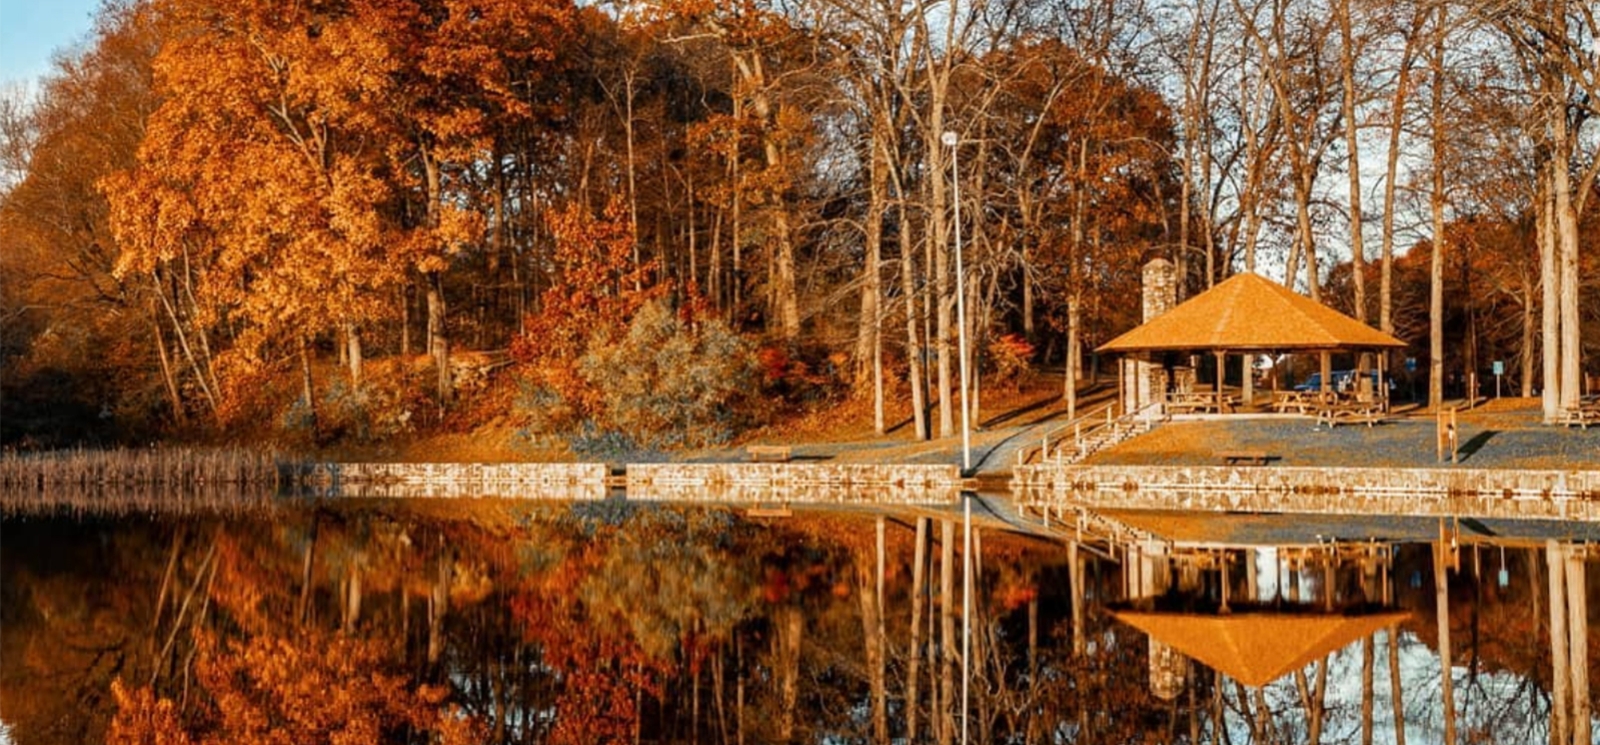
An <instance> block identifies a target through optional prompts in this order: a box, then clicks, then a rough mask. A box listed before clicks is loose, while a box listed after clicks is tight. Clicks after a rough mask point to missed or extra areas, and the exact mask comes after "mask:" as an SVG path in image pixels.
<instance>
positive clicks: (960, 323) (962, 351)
mask: <svg viewBox="0 0 1600 745" xmlns="http://www.w3.org/2000/svg"><path fill="white" fill-rule="evenodd" d="M939 141H940V142H942V143H944V145H945V146H946V147H948V148H950V182H951V184H952V185H953V187H954V189H955V198H954V201H955V226H956V344H957V346H958V350H957V351H958V353H959V358H960V367H961V473H962V475H963V476H964V475H966V474H967V473H968V472H969V471H971V470H972V425H971V422H970V421H968V407H967V288H966V279H965V275H966V272H965V271H964V270H963V269H962V266H961V171H960V168H958V167H957V153H958V152H959V150H960V148H959V147H958V145H959V144H960V142H961V138H960V137H959V136H957V135H956V133H955V132H949V131H947V132H945V133H944V134H943V135H940V137H939Z"/></svg>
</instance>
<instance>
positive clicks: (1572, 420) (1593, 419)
mask: <svg viewBox="0 0 1600 745" xmlns="http://www.w3.org/2000/svg"><path fill="white" fill-rule="evenodd" d="M1556 423H1557V424H1560V425H1561V426H1563V427H1574V426H1575V427H1578V428H1579V429H1588V428H1589V425H1591V424H1600V405H1595V404H1583V405H1580V406H1574V407H1570V408H1566V409H1562V410H1561V414H1560V415H1558V416H1557V417H1556Z"/></svg>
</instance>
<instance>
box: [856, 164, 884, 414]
mask: <svg viewBox="0 0 1600 745" xmlns="http://www.w3.org/2000/svg"><path fill="white" fill-rule="evenodd" d="M868 150H869V153H868V156H867V158H868V164H867V166H868V172H869V175H868V178H867V215H866V220H865V224H864V226H863V228H862V230H863V236H862V239H863V241H862V244H863V247H864V249H865V253H866V256H865V257H864V260H865V266H863V267H862V268H861V308H860V313H859V315H858V316H857V319H856V353H855V389H856V393H857V395H861V394H862V393H864V392H865V391H866V389H867V387H868V386H869V385H870V386H871V387H872V393H873V402H874V405H875V407H876V409H877V410H879V411H881V410H882V405H883V387H882V385H881V384H880V381H881V370H882V368H881V367H880V358H879V356H878V352H879V349H880V344H879V341H878V334H879V331H880V329H882V328H883V314H882V312H881V311H880V309H879V308H880V306H881V303H882V298H883V272H882V266H881V264H882V261H883V258H882V257H883V213H884V210H886V209H888V205H887V201H888V200H887V193H888V189H887V186H886V184H887V181H888V175H887V173H886V170H887V167H886V165H885V164H884V162H883V159H884V158H883V152H882V148H881V147H880V146H879V143H878V138H877V136H876V135H874V136H873V137H871V138H870V140H869V144H868ZM875 424H876V431H877V432H878V433H879V434H883V430H884V424H883V417H882V416H881V415H880V416H878V417H877V418H876V422H875Z"/></svg>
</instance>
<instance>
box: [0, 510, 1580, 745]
mask: <svg viewBox="0 0 1600 745" xmlns="http://www.w3.org/2000/svg"><path fill="white" fill-rule="evenodd" d="M756 514H757V515H783V516H781V517H780V516H773V517H757V516H752V515H751V514H749V513H747V512H746V511H745V510H742V509H739V508H734V507H710V508H688V507H682V506H677V505H673V504H663V503H649V504H646V503H640V502H628V501H624V500H620V499H605V500H596V501H584V502H558V501H543V500H490V499H450V500H377V499H370V500H369V499H348V500H338V501H323V502H301V501H284V500H281V499H280V500H267V501H264V502H263V503H262V507H261V508H260V509H258V510H256V511H252V512H249V513H244V514H227V515H221V514H213V515H209V516H208V515H190V516H182V515H170V516H165V517H159V518H153V517H127V516H123V517H118V518H110V517H99V516H95V515H89V516H85V517H68V516H50V515H47V514H38V513H35V514H32V515H29V516H26V517H21V516H16V515H14V514H13V515H12V516H9V517H7V518H6V519H5V522H4V524H3V534H4V535H3V537H4V541H3V542H0V559H3V572H4V576H3V578H0V599H3V603H0V614H3V615H0V660H3V662H4V664H3V665H0V717H3V718H4V720H5V722H6V723H7V724H9V725H10V726H11V727H12V728H13V737H14V739H15V740H16V742H19V743H24V744H28V743H69V742H70V743H79V742H100V741H106V740H108V739H109V740H110V741H114V742H135V741H139V742H144V741H151V740H154V739H157V738H158V737H166V738H168V739H167V741H169V742H204V741H212V742H224V741H226V742H235V741H237V742H253V741H255V742H259V741H265V739H266V738H265V735H266V733H267V732H276V733H277V734H278V735H279V736H282V737H285V738H286V741H292V742H319V741H329V740H333V739H336V736H338V735H339V734H340V733H343V734H344V735H349V736H360V737H361V739H363V740H364V741H395V742H400V741H407V742H411V741H423V740H426V739H438V740H439V741H443V742H496V743H499V742H529V743H533V742H537V743H545V742H550V743H561V742H586V743H587V742H635V741H638V742H673V743H678V742H682V743H690V742H696V743H717V744H721V743H728V744H730V745H731V744H733V743H764V742H847V741H848V742H883V741H888V740H889V739H893V740H895V741H900V742H904V741H913V742H951V741H955V740H958V739H959V738H960V732H961V724H962V721H961V717H962V711H961V706H960V704H961V698H962V697H961V677H960V676H961V674H962V666H961V664H960V662H961V659H960V658H961V650H962V648H963V646H962V639H961V636H960V629H961V627H962V623H961V618H960V616H961V612H962V608H963V598H962V592H963V590H962V588H963V586H964V585H965V583H964V581H963V580H964V578H963V577H962V576H961V572H962V567H963V566H964V564H965V562H964V561H963V559H962V556H961V553H962V551H963V545H964V542H963V536H962V531H961V526H960V524H959V521H960V519H961V516H960V515H959V514H958V513H957V512H955V511H953V509H950V508H944V507H939V506H937V505H927V506H921V507H906V508H901V509H896V510H892V511H883V512H880V511H873V510H866V509H857V510H853V511H839V510H821V509H815V508H805V507H802V506H795V507H794V508H793V509H792V510H787V509H786V510H784V511H772V510H767V511H760V512H757V513H756ZM1200 519H1201V518H1195V517H1185V516H1182V515H1172V514H1166V515H1161V514H1142V515H1138V514H1127V513H1120V514H1103V515H1081V516H1077V517H1076V518H1075V519H1073V520H1068V521H1067V522H1066V524H1065V526H1063V525H1062V524H1061V523H1060V522H1057V523H1056V524H1054V525H1052V526H1051V527H1050V528H1049V529H1045V528H1044V527H1042V526H1036V529H1034V530H1032V531H1031V532H1029V531H1024V530H1022V527H1024V526H1020V525H1018V524H1016V523H1015V522H1011V523H1008V522H1004V521H1002V520H1000V519H998V518H997V517H995V516H989V517H988V518H986V519H984V520H983V521H981V522H980V523H979V525H978V529H977V531H976V533H975V536H974V541H973V552H972V553H973V559H974V561H973V562H972V563H973V566H974V567H975V569H974V577H973V579H974V583H973V587H974V596H973V603H972V605H971V607H972V614H973V615H972V620H973V625H972V629H973V633H972V636H971V638H970V640H969V643H970V650H971V651H970V655H969V657H968V659H969V660H970V663H971V664H970V665H969V666H968V668H969V670H970V675H971V679H970V689H969V690H970V702H969V708H968V710H967V712H966V716H968V717H970V719H969V722H968V723H969V732H970V734H971V737H972V741H974V742H1139V741H1146V742H1148V741H1156V742H1215V741H1218V740H1220V739H1222V738H1223V737H1224V731H1226V737H1227V739H1229V740H1230V741H1232V742H1302V741H1307V740H1308V739H1312V735H1314V734H1317V735H1320V736H1321V737H1323V739H1324V740H1327V741H1358V740H1359V739H1360V737H1361V732H1362V731H1364V730H1365V731H1371V732H1374V733H1376V737H1377V741H1379V742H1389V741H1393V739H1394V735H1393V733H1394V730H1395V724H1394V723H1395V722H1396V721H1399V722H1402V723H1403V724H1404V725H1405V727H1406V728H1407V732H1406V735H1407V742H1432V741H1439V740H1440V739H1442V738H1443V736H1444V734H1445V733H1444V722H1443V717H1442V714H1441V713H1442V711H1443V710H1444V706H1443V703H1442V702H1443V700H1444V699H1443V694H1442V689H1443V688H1444V682H1445V681H1446V680H1449V681H1450V682H1451V683H1452V684H1453V686H1454V691H1453V694H1452V696H1451V698H1452V700H1454V701H1455V703H1456V707H1455V708H1456V718H1455V721H1456V722H1457V724H1458V726H1459V732H1457V733H1456V734H1457V737H1458V739H1459V740H1461V741H1463V742H1465V741H1473V740H1478V741H1498V742H1548V741H1550V734H1549V728H1550V726H1551V722H1552V721H1564V722H1565V723H1566V725H1565V726H1566V730H1565V731H1566V734H1567V735H1568V736H1569V737H1572V736H1576V735H1577V734H1578V731H1579V728H1578V723H1579V722H1580V721H1581V720H1582V719H1588V718H1590V717H1591V715H1589V714H1583V713H1581V712H1580V709H1581V708H1582V707H1581V705H1580V701H1579V697H1578V696H1577V694H1576V692H1575V690H1574V689H1576V688H1579V687H1581V685H1582V684H1586V683H1587V679H1586V678H1587V673H1581V674H1580V673H1575V671H1576V670H1577V669H1578V668H1577V667H1576V666H1574V664H1573V661H1574V659H1575V656H1581V657H1582V658H1583V659H1590V660H1591V661H1590V663H1589V665H1588V667H1587V670H1593V669H1595V664H1594V662H1593V661H1592V659H1591V658H1593V657H1594V656H1595V655H1596V654H1597V652H1600V639H1597V638H1596V631H1595V630H1596V629H1597V628H1600V624H1595V623H1593V621H1594V620H1595V619H1593V618H1592V616H1593V615H1594V613H1595V609H1596V608H1597V607H1600V602H1596V599H1597V598H1600V591H1597V590H1600V583H1597V581H1596V579H1595V575H1597V574H1600V572H1596V571H1593V570H1594V569H1595V567H1596V564H1597V563H1600V557H1597V556H1595V555H1594V554H1592V553H1587V552H1586V551H1585V550H1584V549H1583V548H1582V545H1583V544H1584V541H1589V542H1593V541H1594V540H1595V539H1594V538H1593V537H1588V536H1587V534H1586V533H1582V531H1583V530H1588V529H1589V528H1586V527H1582V526H1580V527H1579V528H1578V531H1579V534H1578V535H1577V536H1576V540H1572V539H1567V540H1562V541H1558V542H1555V543H1553V544H1552V543H1550V542H1548V538H1549V536H1548V535H1547V534H1548V533H1549V531H1550V530H1551V528H1550V526H1549V525H1548V524H1540V525H1538V526H1534V527H1537V528H1538V530H1532V529H1531V528H1530V530H1529V531H1528V532H1527V533H1526V534H1519V533H1518V532H1517V531H1516V530H1515V526H1514V525H1497V526H1496V535H1494V536H1492V537H1491V536H1487V535H1484V534H1482V533H1477V532H1473V531H1472V530H1471V529H1470V526H1468V529H1466V530H1463V529H1462V526H1460V525H1448V526H1446V532H1445V533H1444V534H1443V537H1442V539H1441V537H1440V533H1439V532H1438V530H1439V526H1440V523H1438V521H1433V522H1432V523H1430V524H1429V525H1428V526H1423V525H1420V524H1419V525H1416V526H1410V527H1405V526H1400V525H1398V524H1396V525H1394V526H1391V529H1392V530H1394V531H1396V532H1393V533H1391V534H1390V535H1396V536H1401V538H1400V539H1390V538H1385V537H1381V536H1379V535H1375V534H1372V531H1365V532H1364V533H1363V534H1362V535H1361V536H1358V537H1351V536H1349V535H1341V534H1339V533H1338V532H1337V531H1336V530H1335V528H1334V527H1330V526H1328V525H1326V524H1310V523H1303V522H1302V523H1301V524H1300V525H1299V526H1298V527H1296V526H1295V525H1294V524H1293V523H1294V522H1295V521H1294V520H1293V519H1286V520H1285V521H1284V522H1283V523H1280V522H1274V520H1273V519H1271V518H1270V517H1263V516H1254V517H1248V518H1247V517H1243V516H1236V517H1222V516H1210V517H1208V518H1205V519H1204V520H1206V521H1209V522H1210V523H1212V524H1211V525H1209V526H1205V525H1196V524H1193V522H1194V521H1196V520H1200ZM1230 521H1232V522H1230ZM1235 522H1245V523H1250V524H1249V525H1245V524H1234V523H1235ZM1425 527H1431V528H1432V530H1433V533H1432V536H1431V540H1427V539H1424V538H1423V537H1422V536H1423V535H1425V534H1426V533H1425V531H1424V528H1425ZM1401 528H1404V531H1402V530H1401ZM1405 531H1409V532H1405ZM1218 535H1223V536H1226V540H1218V539H1216V536H1218ZM1262 536H1270V537H1272V539H1273V540H1271V541H1262V540H1257V539H1259V538H1261V537H1262ZM1441 549H1442V550H1441ZM1436 565H1440V566H1443V568H1444V571H1443V572H1442V574H1436V569H1437V566H1436ZM1574 567H1576V569H1574ZM1585 569H1587V570H1589V571H1585ZM1557 575H1559V577H1560V579H1561V581H1562V585H1561V587H1562V592H1561V593H1560V597H1561V598H1562V605H1561V609H1562V610H1563V611H1565V612H1564V613H1560V614H1557V613H1556V612H1555V611H1554V608H1555V607H1556V604H1555V603H1554V602H1552V598H1555V597H1556V596H1557V594H1556V593H1555V592H1554V588H1556V584H1555V583H1554V581H1553V578H1554V577H1556V576H1557ZM1436 576H1444V577H1446V578H1447V581H1446V585H1445V588H1446V589H1447V591H1448V592H1447V593H1445V594H1444V596H1443V602H1442V603H1441V602H1440V598H1441V596H1440V594H1439V593H1437V592H1436V590H1437V588H1438V584H1437V583H1436V582H1435V577H1436ZM1569 589H1572V590H1575V591H1572V592H1568V591H1567V590H1569ZM1578 601H1581V602H1578ZM1439 608H1444V609H1445V613H1444V614H1443V618H1444V619H1445V620H1446V623H1444V624H1440V623H1439V622H1438V620H1439V618H1440V617H1441V616H1440V614H1439V612H1438V609H1439ZM1558 615H1559V626H1558ZM1552 628H1557V630H1558V632H1562V633H1565V636H1563V637H1562V638H1564V639H1566V640H1567V641H1568V642H1569V644H1567V645H1565V646H1563V647H1561V648H1562V650H1564V652H1565V657H1564V660H1565V662H1564V664H1559V665H1553V664H1552V660H1553V659H1554V656H1553V649H1554V648H1555V647H1556V646H1558V645H1554V644H1553V643H1552V639H1553V636H1552V634H1551V629H1552ZM1446 635H1448V639H1449V641H1448V643H1447V642H1446V641H1445V638H1446ZM1391 641H1394V642H1396V643H1393V644H1391ZM1447 645H1448V647H1449V649H1450V659H1451V660H1452V661H1453V665H1452V667H1451V675H1450V676H1448V677H1446V676H1444V675H1443V674H1442V670H1443V669H1444V667H1443V666H1442V665H1441V664H1440V661H1439V659H1440V658H1439V657H1438V655H1437V650H1438V649H1439V648H1440V647H1441V646H1447ZM1579 647H1583V649H1581V650H1579ZM1574 650H1578V651H1574ZM1562 672H1564V673H1567V675H1566V676H1565V677H1564V678H1563V677H1562V676H1560V675H1556V673H1562ZM1574 674H1579V675H1581V676H1583V678H1582V679H1581V680H1579V679H1577V678H1574V677H1573V675H1574ZM1553 675H1554V676H1555V677H1553ZM1557 680H1565V686H1564V687H1563V686H1562V685H1559V684H1555V683H1554V682H1553V681H1557ZM1563 691H1564V692H1565V693H1564V694H1563ZM1593 695H1594V691H1593V690H1592V688H1591V689H1590V690H1588V691H1585V692H1584V693H1583V694H1582V700H1585V701H1591V703H1590V708H1589V711H1591V712H1592V711H1593V708H1592V697H1593ZM1560 700H1565V701H1567V702H1568V703H1567V707H1566V708H1565V709H1564V710H1558V707H1557V706H1556V705H1555V703H1554V702H1556V701H1560ZM1562 711H1565V712H1566V713H1565V714H1564V715H1563V714H1562ZM1580 718H1581V719H1580Z"/></svg>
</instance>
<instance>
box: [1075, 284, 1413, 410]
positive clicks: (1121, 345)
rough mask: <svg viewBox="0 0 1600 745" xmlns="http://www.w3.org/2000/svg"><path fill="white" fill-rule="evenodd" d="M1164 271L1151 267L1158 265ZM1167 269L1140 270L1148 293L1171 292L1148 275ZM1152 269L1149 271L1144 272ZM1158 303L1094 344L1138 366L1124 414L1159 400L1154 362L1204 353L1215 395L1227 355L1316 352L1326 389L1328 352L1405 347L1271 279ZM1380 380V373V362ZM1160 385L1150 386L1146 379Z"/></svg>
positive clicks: (1161, 386) (1147, 305)
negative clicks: (1210, 361)
mask: <svg viewBox="0 0 1600 745" xmlns="http://www.w3.org/2000/svg"><path fill="white" fill-rule="evenodd" d="M1158 264H1159V265H1165V266H1159V265H1158ZM1165 267H1170V264H1169V263H1168V262H1166V261H1165V260H1162V259H1158V260H1156V261H1154V262H1151V265H1150V266H1149V267H1147V268H1146V272H1145V276H1146V288H1145V292H1146V293H1147V294H1148V293H1150V292H1151V291H1152V286H1153V287H1154V288H1155V289H1156V291H1157V292H1161V291H1165V292H1169V293H1170V291H1171V287H1172V286H1173V284H1172V283H1171V282H1170V281H1163V280H1158V281H1154V282H1152V281H1151V277H1152V274H1153V273H1154V272H1160V271H1164V270H1165ZM1152 270H1154V272H1153V271H1152ZM1161 305H1162V303H1161V301H1160V300H1159V299H1157V300H1156V301H1154V302H1152V300H1151V298H1150V297H1148V296H1147V297H1146V298H1145V308H1146V318H1145V322H1144V324H1142V325H1140V326H1139V327H1137V328H1135V329H1133V330H1131V331H1129V332H1127V333H1125V334H1123V335H1121V336H1118V337H1116V338H1115V339H1112V340H1111V341H1109V342H1106V343H1105V344H1102V345H1100V347H1099V348H1097V350H1096V351H1098V352H1103V353H1114V354H1121V355H1123V356H1124V358H1125V359H1129V358H1132V359H1135V360H1139V361H1140V364H1142V365H1143V369H1142V370H1141V371H1140V372H1138V373H1136V374H1135V375H1136V380H1134V381H1133V382H1134V383H1135V385H1133V386H1132V387H1133V389H1134V390H1132V391H1130V390H1128V388H1129V383H1130V378H1129V377H1128V376H1127V375H1126V374H1125V375H1124V376H1123V380H1124V401H1126V402H1129V403H1130V404H1132V405H1131V406H1129V410H1130V411H1131V410H1134V409H1136V408H1143V406H1145V405H1147V404H1149V403H1151V402H1153V401H1155V400H1160V399H1159V396H1160V394H1161V393H1162V392H1163V389H1164V387H1165V380H1166V378H1165V374H1164V370H1160V369H1157V366H1156V364H1155V361H1156V360H1158V359H1162V358H1169V359H1170V355H1172V354H1176V353H1182V352H1188V353H1201V352H1209V353H1211V354H1214V355H1216V357H1217V373H1218V374H1217V381H1216V386H1217V396H1218V400H1219V401H1220V399H1221V395H1222V378H1223V376H1222V370H1223V362H1224V359H1225V355H1227V354H1281V353H1285V352H1300V353H1319V354H1321V355H1322V370H1323V375H1322V384H1323V386H1325V387H1326V386H1328V385H1329V377H1330V375H1329V373H1330V369H1329V368H1330V361H1329V354H1330V353H1332V352H1336V351H1375V350H1383V349H1395V348H1401V347H1404V346H1405V342H1402V341H1400V340H1399V339H1396V338H1394V337H1393V336H1391V335H1389V334H1386V333H1384V332H1382V331H1379V330H1377V329H1375V328H1372V327H1371V326H1368V325H1366V324H1364V323H1362V322H1360V321H1357V320H1356V319H1354V318H1351V317H1350V316H1347V315H1345V314H1343V313H1340V312H1339V311H1336V310H1334V309H1332V308H1330V307H1328V306H1326V305H1323V304H1321V303H1318V302H1316V301H1314V300H1312V299H1310V298H1308V297H1306V296H1304V295H1300V294H1298V293H1296V292H1294V291H1293V290H1290V289H1289V288H1287V287H1284V286H1283V285H1281V284H1278V283H1277V282H1273V281H1272V280H1269V279H1266V278H1264V277H1261V276H1259V275H1257V274H1254V273H1250V272H1245V273H1241V274H1236V275H1234V276H1232V277H1230V278H1228V279H1227V280H1224V281H1222V282H1219V283H1218V284H1217V285H1216V286H1214V287H1212V288H1211V289H1209V290H1206V291H1205V292H1203V293H1200V294H1199V295H1196V296H1194V297H1193V298H1190V299H1189V300H1187V301H1185V302H1184V303H1182V304H1180V305H1177V306H1176V307H1171V306H1170V303H1168V305H1167V307H1171V309H1170V310H1166V311H1165V312H1159V311H1158V312H1156V313H1151V309H1152V307H1153V306H1154V307H1156V308H1159V307H1161ZM1379 359H1380V370H1379V374H1380V376H1381V375H1382V374H1383V373H1382V369H1381V360H1382V358H1381V357H1380V358H1379ZM1155 376H1160V380H1161V383H1160V384H1159V385H1158V384H1153V383H1152V381H1151V378H1152V377H1155Z"/></svg>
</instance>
